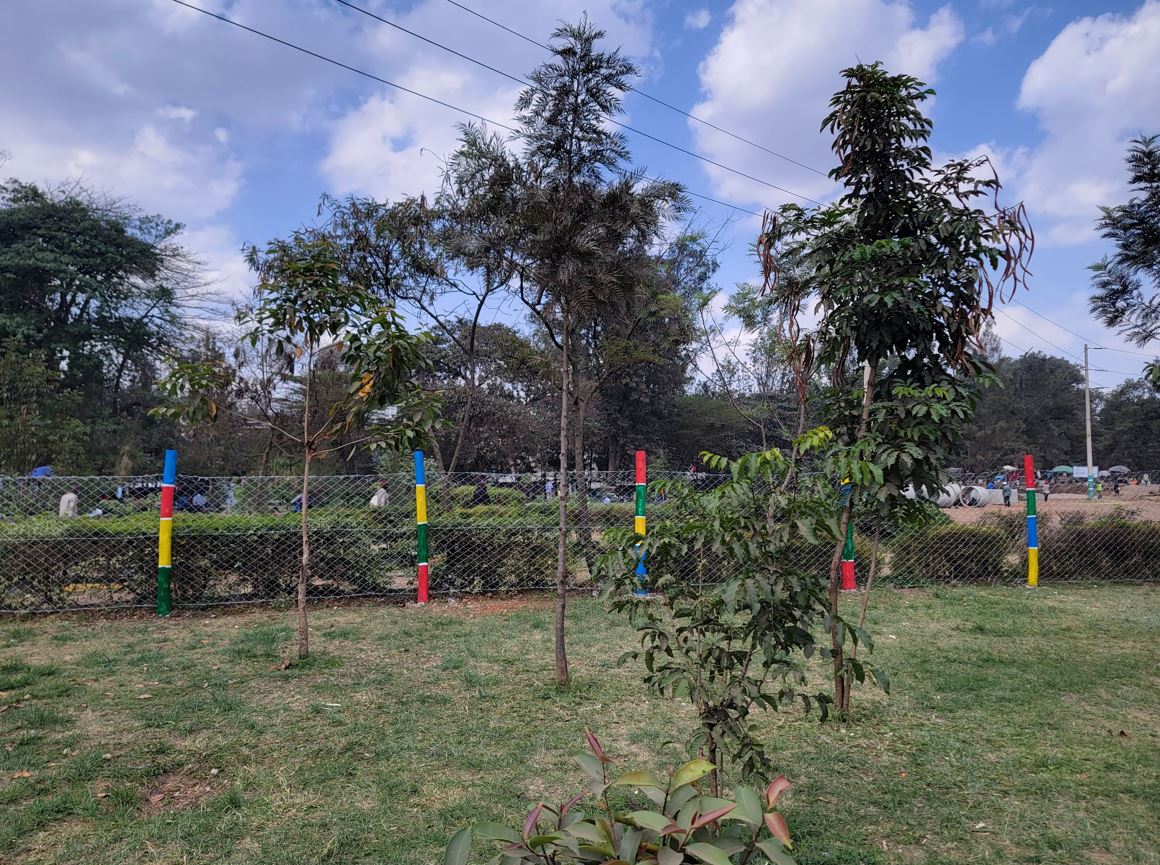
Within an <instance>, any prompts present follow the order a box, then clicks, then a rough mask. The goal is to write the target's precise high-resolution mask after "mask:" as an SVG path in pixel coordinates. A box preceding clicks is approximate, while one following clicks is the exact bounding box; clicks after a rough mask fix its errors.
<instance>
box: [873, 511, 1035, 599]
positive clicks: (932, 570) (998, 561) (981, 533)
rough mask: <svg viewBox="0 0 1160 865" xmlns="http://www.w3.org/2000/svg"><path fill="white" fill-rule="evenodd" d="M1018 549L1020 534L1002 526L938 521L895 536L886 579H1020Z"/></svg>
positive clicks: (903, 581)
mask: <svg viewBox="0 0 1160 865" xmlns="http://www.w3.org/2000/svg"><path fill="white" fill-rule="evenodd" d="M1017 548H1018V547H1017V544H1016V543H1015V536H1014V535H1013V534H1012V533H1011V532H1009V531H1007V530H1006V529H1004V528H1001V527H998V526H994V525H986V524H982V523H980V524H975V525H957V524H954V523H952V524H950V525H942V526H932V527H929V528H926V529H921V530H919V531H917V532H910V533H907V534H904V535H899V536H897V537H895V538H894V539H893V540H892V541H891V543H890V545H889V547H888V554H887V557H886V561H888V563H889V567H887V568H883V569H882V570H883V573H882V582H883V583H884V584H888V585H899V586H906V585H922V584H926V583H958V582H963V583H979V582H987V583H1001V582H1008V581H1010V582H1017V581H1018V580H1020V579H1021V576H1020V575H1019V574H1018V573H1017V569H1016V568H1014V567H1013V565H1012V563H1011V561H1010V558H1009V557H1010V556H1011V555H1012V554H1013V553H1015V552H1016V550H1017ZM880 567H881V566H880Z"/></svg>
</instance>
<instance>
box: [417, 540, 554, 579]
mask: <svg viewBox="0 0 1160 865" xmlns="http://www.w3.org/2000/svg"><path fill="white" fill-rule="evenodd" d="M431 560H432V565H431V579H432V586H431V588H432V590H433V591H458V592H497V591H511V590H514V589H542V588H549V587H551V586H554V585H555V581H556V534H555V531H554V530H551V529H542V528H534V527H521V526H507V527H505V526H501V525H488V526H479V525H454V526H432V527H431Z"/></svg>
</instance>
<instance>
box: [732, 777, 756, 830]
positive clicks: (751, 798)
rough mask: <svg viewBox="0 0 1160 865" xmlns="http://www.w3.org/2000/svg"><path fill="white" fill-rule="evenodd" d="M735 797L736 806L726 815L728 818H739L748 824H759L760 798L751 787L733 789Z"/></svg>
mask: <svg viewBox="0 0 1160 865" xmlns="http://www.w3.org/2000/svg"><path fill="white" fill-rule="evenodd" d="M734 796H735V798H736V799H737V808H736V809H735V810H734V811H733V813H731V814H730V815H729V817H728V819H730V820H741V821H742V822H743V823H748V824H749V825H750V826H758V825H760V824H761V814H762V811H761V799H760V798H758V795H757V791H756V790H754V789H753V788H752V787H738V788H737V790H736V791H734Z"/></svg>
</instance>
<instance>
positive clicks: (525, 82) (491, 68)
mask: <svg viewBox="0 0 1160 865" xmlns="http://www.w3.org/2000/svg"><path fill="white" fill-rule="evenodd" d="M175 2H176V0H175ZM334 2H335V3H338V4H340V5H342V6H345V7H346V8H348V9H351V10H353V11H355V12H359V13H361V14H363V15H366V16H367V17H368V18H373V19H374V20H376V21H378V22H379V23H381V24H385V25H387V26H388V27H393V28H395V29H396V30H399V31H400V32H402V33H406V34H407V35H409V36H413V37H414V38H416V39H420V40H422V41H423V42H426V43H427V44H428V45H433V46H435V47H436V48H439V49H441V50H443V51H446V52H447V53H448V54H453V55H454V56H456V57H459V58H460V59H462V60H466V61H467V62H468V63H474V64H475V65H476V66H478V67H480V68H481V69H486V70H488V71H489V72H494V73H495V74H496V75H501V76H503V77H504V78H507V79H508V80H510V81H514V82H516V83H517V84H521V85H523V86H525V87H535V86H536V85H535V84H533V83H532V82H531V81H528V80H527V79H526V78H521V77H520V76H518V75H512V74H511V73H510V72H505V71H503V70H502V69H497V68H496V67H495V66H492V65H490V64H488V63H484V62H483V61H482V60H477V59H476V58H474V57H471V56H470V55H467V54H464V53H463V52H462V51H456V50H455V49H454V48H451V47H449V46H447V45H444V44H443V43H442V42H439V41H437V40H435V39H431V38H429V37H427V36H424V35H422V34H421V33H416V32H415V31H414V30H409V29H407V28H406V27H404V26H402V25H401V24H396V23H395V22H394V21H391V20H389V19H387V18H383V17H382V16H381V15H377V14H375V13H374V12H372V11H370V10H369V9H364V8H363V7H362V6H359V5H357V4H355V3H351V2H349V0H334ZM630 89H631V88H630ZM606 119H607V121H608V122H609V123H611V124H612V125H614V126H619V127H620V128H621V129H623V130H625V131H626V132H631V133H633V134H634V135H639V136H641V137H642V138H647V139H649V140H650V141H655V142H656V143H657V144H661V145H664V146H665V147H668V148H670V149H672V150H676V151H677V152H678V153H683V154H685V155H686V156H691V157H693V158H694V159H699V160H701V161H702V162H705V163H707V164H709V165H713V166H715V167H717V168H720V169H722V170H723V171H728V172H729V173H731V174H736V175H737V176H738V177H744V178H745V179H746V180H752V181H753V182H754V183H758V184H761V185H762V186H767V187H769V188H770V189H774V190H776V191H778V192H783V193H785V194H786V195H792V196H793V197H794V198H800V199H801V200H802V201H808V202H810V203H811V204H817V205H821V203H822V202H820V201H818V200H817V199H816V198H811V197H810V196H808V195H803V194H802V193H800V192H794V191H793V190H792V189H787V188H786V187H784V186H779V185H778V184H776V183H773V182H771V181H769V180H765V179H763V178H761V177H757V176H755V175H752V174H750V173H748V172H746V171H742V170H741V169H740V168H734V167H732V166H731V165H726V164H725V163H723V162H718V161H717V160H715V159H710V158H709V157H708V156H704V155H702V154H700V153H697V152H696V151H695V150H689V149H688V148H687V147H682V146H681V145H679V144H674V143H673V142H672V141H668V140H666V139H664V138H661V137H660V136H657V135H653V134H652V133H651V132H645V131H644V130H643V129H638V128H636V127H635V126H630V125H629V124H627V123H621V122H620V121H619V120H615V119H613V118H612V117H608V118H606Z"/></svg>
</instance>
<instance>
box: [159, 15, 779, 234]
mask: <svg viewBox="0 0 1160 865" xmlns="http://www.w3.org/2000/svg"><path fill="white" fill-rule="evenodd" d="M172 2H174V3H176V4H177V5H179V6H184V7H185V8H187V9H192V10H193V11H194V12H200V13H201V14H203V15H208V16H209V17H210V18H216V19H217V20H218V21H221V22H224V23H226V24H232V25H233V26H234V27H237V28H239V29H241V30H245V31H246V32H247V33H252V34H253V35H255V36H260V37H262V38H263V39H268V40H270V41H271V42H276V43H278V44H279V45H282V46H284V47H286V48H292V49H293V50H295V51H298V52H300V53H302V54H306V55H307V56H309V57H313V58H315V59H316V60H321V61H323V62H324V63H329V64H331V65H332V66H337V67H339V68H340V69H345V70H347V71H348V72H353V73H355V74H356V75H361V76H363V77H364V78H369V79H370V80H371V81H376V82H378V83H379V84H385V85H387V86H388V87H393V88H395V89H396V90H401V91H402V92H404V93H407V94H410V95H411V96H417V97H418V98H420V99H424V100H426V101H427V102H432V103H434V104H436V105H440V106H442V107H443V108H449V109H451V110H452V111H457V112H459V113H460V114H465V115H467V116H468V117H474V118H475V119H476V120H480V121H482V122H484V123H487V124H490V125H491V126H495V127H498V128H500V129H503V130H506V131H508V132H516V131H517V130H516V129H514V128H513V127H511V126H508V125H506V124H504V123H500V122H499V121H498V120H492V119H491V118H489V117H485V116H483V115H482V114H477V113H476V112H474V111H470V110H468V109H466V108H463V107H461V106H459V105H454V104H452V103H450V102H445V101H444V100H442V99H437V98H436V97H434V96H428V95H427V94H426V93H420V92H419V91H418V90H412V89H411V88H410V87H404V86H403V85H402V84H398V83H396V82H394V81H390V80H388V79H386V78H383V77H381V76H379V75H375V74H374V73H372V72H367V71H366V70H364V69H359V68H358V67H356V66H351V65H350V64H348V63H343V62H342V61H341V60H335V59H334V58H333V57H327V56H326V55H325V54H319V53H318V52H317V51H311V50H310V49H309V48H304V47H303V46H301V45H298V44H296V43H294V42H290V41H288V40H286V39H280V38H279V37H277V36H274V35H272V34H270V33H266V32H265V31H263V30H258V29H257V28H254V27H249V26H247V25H245V24H242V23H240V22H238V21H235V20H233V19H232V18H227V17H226V16H225V15H219V14H218V13H216V12H211V11H209V10H208V9H203V8H202V7H200V6H194V5H193V4H192V3H187V2H185V0H172ZM642 179H643V180H648V181H651V182H653V183H656V182H658V181H657V180H656V178H652V177H648V176H643V175H642ZM685 194H686V195H691V196H693V197H694V198H700V199H702V200H704V201H709V202H712V203H713V204H719V205H721V206H722V207H728V208H729V209H731V210H736V211H739V212H741V213H747V214H749V215H750V216H761V214H760V213H758V212H757V211H755V210H750V209H748V208H745V207H741V206H739V205H736V204H729V203H728V202H725V201H721V200H720V199H717V198H713V197H712V196H708V195H702V194H701V193H699V192H692V191H690V190H685Z"/></svg>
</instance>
